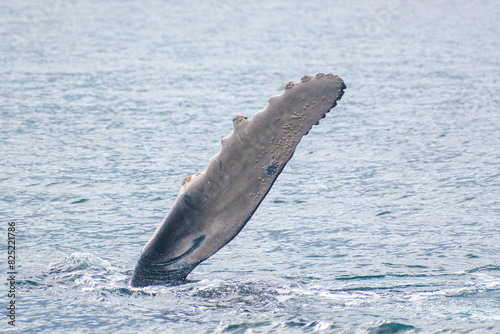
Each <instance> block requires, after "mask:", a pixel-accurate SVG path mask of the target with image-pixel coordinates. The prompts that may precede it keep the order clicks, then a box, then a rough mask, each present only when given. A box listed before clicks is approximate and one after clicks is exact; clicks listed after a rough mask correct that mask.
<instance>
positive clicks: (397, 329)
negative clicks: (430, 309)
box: [367, 322, 415, 334]
mask: <svg viewBox="0 0 500 334" xmlns="http://www.w3.org/2000/svg"><path fill="white" fill-rule="evenodd" d="M412 329H415V327H413V326H411V325H405V324H400V323H397V322H384V323H382V324H380V325H378V326H377V327H370V328H368V331H367V332H368V333H369V334H390V333H404V332H407V331H409V330H412Z"/></svg>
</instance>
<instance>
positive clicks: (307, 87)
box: [131, 73, 346, 286]
mask: <svg viewBox="0 0 500 334" xmlns="http://www.w3.org/2000/svg"><path fill="white" fill-rule="evenodd" d="M345 88H346V86H345V84H344V82H343V81H342V79H340V78H339V77H338V76H336V75H333V74H324V73H318V74H316V75H315V76H308V75H306V76H304V77H303V78H302V79H301V80H300V81H299V82H290V83H288V84H287V85H285V89H284V91H283V92H282V93H281V94H280V95H278V96H273V97H271V98H270V99H269V102H268V105H267V107H266V108H265V109H264V110H261V111H259V112H257V113H256V114H255V115H254V116H253V117H252V118H251V119H248V118H247V117H244V116H241V115H238V116H236V117H235V118H234V120H233V126H234V129H233V132H232V133H231V134H230V135H229V136H227V137H225V138H223V139H222V148H221V150H220V152H219V153H218V154H216V155H215V156H213V157H212V158H211V159H210V161H209V164H208V166H207V168H206V169H205V170H204V171H203V172H200V173H198V174H196V175H193V176H188V177H187V178H186V179H185V180H184V181H183V183H182V185H181V187H180V190H179V195H178V196H177V199H176V201H175V203H174V205H173V206H172V208H171V209H170V212H169V213H168V215H167V216H166V217H165V218H164V219H163V221H162V222H161V224H160V226H158V228H157V229H156V231H155V233H154V234H153V236H152V237H151V239H150V240H149V242H148V243H147V244H146V246H145V247H144V249H143V251H142V253H141V256H140V259H139V261H138V263H137V266H136V268H135V271H134V275H133V277H132V280H131V285H132V286H147V285H162V284H168V283H172V282H175V281H182V280H184V279H185V278H186V277H187V275H188V274H189V273H190V272H191V271H192V270H193V269H194V268H195V267H196V266H197V265H198V264H200V263H201V262H202V261H204V260H206V259H207V258H208V257H210V256H211V255H213V254H214V253H215V252H217V251H218V250H219V249H221V248H222V247H223V246H224V245H226V244H227V243H228V242H229V241H231V240H232V239H233V238H234V237H235V236H236V235H237V234H238V233H239V232H240V231H241V229H242V228H243V227H244V226H245V224H246V223H247V221H248V220H249V219H250V217H251V216H252V214H253V213H254V212H255V210H257V208H258V207H259V204H260V203H261V202H262V200H263V199H264V197H265V196H266V195H267V193H268V192H269V190H270V189H271V186H272V185H273V183H274V181H276V178H277V177H278V175H279V174H280V173H281V171H282V170H283V167H285V165H286V163H287V162H288V160H290V158H291V157H292V155H293V153H294V151H295V148H296V147H297V144H298V143H299V142H300V140H301V138H302V137H303V136H304V135H306V134H307V133H308V132H309V130H310V129H311V127H312V126H313V125H315V124H318V123H319V120H320V119H321V118H323V117H325V115H326V113H327V112H329V111H330V109H331V108H333V107H334V106H335V105H336V102H337V101H338V100H340V98H341V97H342V95H343V93H344V89H345Z"/></svg>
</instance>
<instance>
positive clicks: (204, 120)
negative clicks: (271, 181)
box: [0, 0, 500, 333]
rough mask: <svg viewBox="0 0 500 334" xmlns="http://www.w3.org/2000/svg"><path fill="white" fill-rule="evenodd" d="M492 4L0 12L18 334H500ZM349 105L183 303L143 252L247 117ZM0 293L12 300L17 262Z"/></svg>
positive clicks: (79, 5)
mask: <svg viewBox="0 0 500 334" xmlns="http://www.w3.org/2000/svg"><path fill="white" fill-rule="evenodd" d="M499 16H500V5H498V3H496V2H494V1H481V0H480V1H475V2H471V1H462V0H458V1H453V2H452V1H443V0H437V1H429V0H422V1H413V2H412V3H411V4H410V3H408V2H406V1H404V2H403V1H398V0H396V1H393V0H387V1H383V0H377V1H371V2H370V3H369V4H366V3H365V1H358V0H355V1H349V2H348V1H335V2H334V1H316V0H313V1H308V2H304V1H286V2H285V1H273V0H268V1H252V2H248V1H241V0H226V1H208V0H207V1H199V2H197V3H196V4H192V3H189V2H174V1H154V0H151V1H145V2H137V1H106V2H102V1H95V0H90V1H76V0H71V1H65V0H47V1H38V0H31V1H27V0H22V1H16V2H14V1H11V2H9V3H3V4H1V5H0V189H1V193H0V217H1V226H2V234H3V236H2V240H4V241H3V242H4V243H5V246H3V247H2V249H4V250H6V249H7V233H8V222H10V221H15V222H16V231H15V238H16V264H15V266H16V271H17V274H16V297H15V301H16V318H15V319H16V322H15V324H16V326H15V327H13V326H11V325H9V324H8V321H9V319H8V317H7V316H6V315H7V312H8V311H7V310H6V307H7V306H8V303H9V302H10V300H12V298H8V297H7V290H8V288H9V286H8V285H7V283H4V285H3V286H4V288H3V289H2V291H3V292H2V293H1V299H0V303H1V307H2V309H3V310H4V312H3V314H4V316H3V317H2V318H1V319H0V330H2V331H5V332H10V331H13V332H14V331H15V332H20V333H21V332H22V333H137V332H140V333H156V332H163V333H313V332H314V333H315V332H319V333H500V99H499V92H500V84H499V78H500V67H499V59H500V48H499V44H500V41H499V37H498V31H500V21H499V20H498V17H499ZM316 72H332V73H334V74H337V75H339V76H340V77H342V78H343V79H344V81H345V83H346V84H347V87H348V88H347V90H346V92H345V95H344V97H343V99H342V100H341V101H340V103H339V104H338V106H337V107H336V108H335V109H333V110H332V111H331V112H330V113H329V114H328V115H327V117H326V118H325V119H324V120H322V121H321V123H320V124H319V125H318V126H315V127H313V129H312V130H311V132H310V133H309V135H307V136H306V137H304V138H303V140H302V142H301V143H300V144H299V146H298V148H297V151H296V153H295V155H294V157H293V158H292V160H291V161H290V162H289V163H288V165H287V166H286V168H285V169H284V171H283V173H282V174H281V176H280V177H279V178H278V180H277V182H276V183H275V185H274V186H273V188H272V189H271V191H270V193H269V194H268V196H267V197H266V199H265V200H264V201H263V203H262V204H261V206H260V208H259V209H258V210H257V212H256V213H255V215H254V216H253V218H252V219H251V220H250V221H249V222H248V224H247V226H246V227H245V228H244V229H243V230H242V232H241V233H240V234H239V235H238V236H237V237H236V238H235V239H234V240H233V241H232V242H231V243H229V244H228V245H227V246H226V247H224V248H223V249H222V250H221V251H219V252H218V253H216V254H215V255H214V256H212V257H211V258H209V259H208V260H207V261H206V262H204V263H202V264H201V265H200V266H198V267H197V268H196V269H195V270H194V271H193V272H192V273H191V275H190V276H189V279H190V280H191V281H190V282H189V283H186V284H184V285H180V286H175V287H158V286H157V287H147V288H131V287H130V286H129V285H128V282H129V280H130V278H131V275H132V272H133V268H134V267H135V264H136V261H137V259H138V257H139V254H140V251H141V249H142V247H143V246H144V245H145V244H146V242H147V241H148V240H149V238H150V237H151V235H152V233H153V231H154V230H155V228H156V227H157V226H158V224H159V223H160V221H161V219H162V218H163V217H164V216H165V214H166V213H167V212H168V210H169V207H170V205H172V203H173V201H174V199H175V197H176V196H177V191H178V187H179V185H180V183H181V182H182V180H183V179H184V177H185V176H187V175H189V174H193V173H196V172H198V171H201V170H203V169H204V168H205V166H206V165H207V163H208V160H209V158H210V157H211V156H213V155H215V154H216V153H217V152H218V150H219V149H220V139H222V138H223V137H224V136H226V135H228V134H229V133H230V132H231V130H232V119H233V117H234V116H235V115H236V114H243V115H247V116H251V115H253V114H254V113H255V112H257V111H259V110H261V109H262V108H264V107H265V106H266V104H267V100H268V98H269V97H271V96H272V95H277V94H279V93H280V92H281V90H282V88H283V85H284V84H286V83H287V82H288V81H296V80H298V79H299V78H300V77H301V76H303V75H304V74H314V73H316ZM0 262H1V267H0V268H1V272H0V278H1V279H2V280H3V281H4V282H6V279H7V278H8V274H7V272H8V271H9V268H8V267H7V253H6V252H4V251H2V260H1V261H0Z"/></svg>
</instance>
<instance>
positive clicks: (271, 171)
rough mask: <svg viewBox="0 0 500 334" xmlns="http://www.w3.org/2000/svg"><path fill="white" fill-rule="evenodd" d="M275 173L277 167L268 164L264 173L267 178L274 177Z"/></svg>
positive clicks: (273, 164)
mask: <svg viewBox="0 0 500 334" xmlns="http://www.w3.org/2000/svg"><path fill="white" fill-rule="evenodd" d="M277 171H278V166H277V165H276V164H275V163H274V162H271V163H270V164H268V165H266V169H265V172H266V175H267V176H269V177H273V176H274V175H276V172H277Z"/></svg>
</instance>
